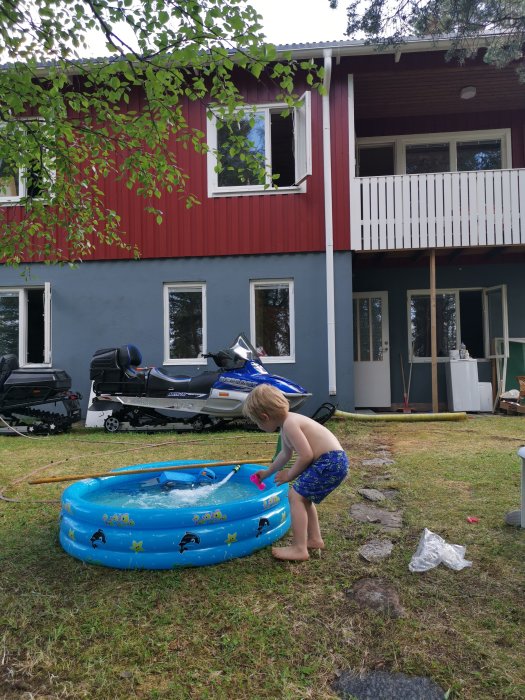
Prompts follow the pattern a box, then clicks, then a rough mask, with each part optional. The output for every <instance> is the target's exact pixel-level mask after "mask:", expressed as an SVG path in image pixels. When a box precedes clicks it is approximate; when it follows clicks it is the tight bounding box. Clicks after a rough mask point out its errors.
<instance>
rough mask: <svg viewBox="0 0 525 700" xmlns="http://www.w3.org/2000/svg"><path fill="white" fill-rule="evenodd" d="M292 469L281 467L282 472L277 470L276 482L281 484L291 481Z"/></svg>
mask: <svg viewBox="0 0 525 700" xmlns="http://www.w3.org/2000/svg"><path fill="white" fill-rule="evenodd" d="M289 474H290V470H289V469H281V471H280V472H277V474H276V475H275V483H276V484H277V485H278V486H280V485H281V484H286V483H288V482H289V481H290V477H289Z"/></svg>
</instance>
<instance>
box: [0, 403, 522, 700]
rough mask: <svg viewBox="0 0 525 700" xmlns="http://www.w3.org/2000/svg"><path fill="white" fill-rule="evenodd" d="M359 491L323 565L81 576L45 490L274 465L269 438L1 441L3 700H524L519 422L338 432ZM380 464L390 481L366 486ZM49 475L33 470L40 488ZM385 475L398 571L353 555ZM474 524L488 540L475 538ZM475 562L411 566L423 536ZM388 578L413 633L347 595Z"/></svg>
mask: <svg viewBox="0 0 525 700" xmlns="http://www.w3.org/2000/svg"><path fill="white" fill-rule="evenodd" d="M329 427H330V428H331V429H332V430H333V431H334V432H335V433H336V434H337V435H338V437H339V438H340V439H341V441H342V443H343V445H344V446H345V448H346V449H347V451H348V453H349V456H350V459H351V464H352V469H351V475H350V476H349V478H348V479H347V480H346V482H345V483H344V484H343V485H342V486H341V487H340V488H339V489H337V490H336V491H335V492H334V493H333V494H332V495H331V496H330V497H329V498H328V499H327V500H326V501H325V502H324V503H323V504H322V505H321V506H320V507H319V514H320V520H321V527H322V530H323V533H324V536H325V541H326V543H327V546H328V549H327V550H326V551H325V552H323V556H322V558H314V557H312V558H311V559H310V561H309V562H304V563H297V564H291V563H280V562H276V561H274V560H273V559H272V557H271V554H270V551H269V550H268V549H265V550H262V551H259V552H257V553H255V554H253V555H251V556H249V557H246V558H243V559H236V560H233V561H231V562H228V563H225V564H221V565H218V566H211V567H204V568H195V569H177V570H173V571H119V570H113V569H109V568H102V567H95V566H90V565H87V564H84V563H82V562H80V561H77V560H76V559H73V558H71V557H69V556H68V555H66V554H65V552H64V551H63V550H62V549H61V547H60V545H59V543H58V539H57V533H58V516H59V505H58V499H59V497H60V493H61V492H62V490H63V488H64V487H65V486H66V485H67V484H64V483H61V484H50V485H40V486H29V485H28V484H27V482H26V480H27V479H28V478H30V475H31V476H33V477H36V475H38V476H45V475H53V474H67V473H70V474H73V473H78V472H83V471H87V472H89V471H93V472H95V471H101V470H103V469H106V468H108V469H109V468H114V467H118V466H124V465H128V464H136V463H141V462H154V461H163V460H169V459H188V458H199V459H217V460H221V459H232V460H235V459H238V460H241V459H252V458H253V459H255V458H265V457H266V456H268V457H271V456H272V454H273V452H274V448H275V443H276V436H268V435H267V434H263V433H257V432H236V433H232V432H223V433H214V434H199V435H176V434H167V433H160V434H157V435H144V434H135V435H126V434H118V435H106V434H104V433H102V432H100V431H86V430H83V429H77V430H74V431H73V432H72V433H70V434H68V435H61V436H54V437H49V438H44V437H42V438H38V439H27V438H22V437H20V438H16V437H15V438H12V437H7V436H2V437H0V464H1V471H0V488H2V492H3V495H4V497H6V498H10V499H12V501H11V502H9V501H5V500H3V501H0V582H1V589H0V638H1V646H0V698H5V699H9V700H11V699H20V700H33V699H35V700H36V699H38V700H43V699H46V700H51V699H55V698H57V699H58V698H64V699H67V700H82V699H84V698H86V699H88V700H106V699H107V700H114V699H115V698H116V699H117V700H132V699H133V698H140V699H144V700H146V699H147V700H155V699H157V698H159V699H160V698H162V699H165V698H166V699H173V700H185V699H192V700H193V699H195V700H207V699H210V700H211V699H213V700H222V699H225V700H244V699H246V700H265V699H267V700H292V699H293V700H305V699H307V698H315V699H316V700H325V699H329V698H335V697H336V695H335V694H334V692H333V691H332V690H331V684H332V683H333V681H334V679H335V678H336V676H337V674H338V673H340V672H341V671H344V670H348V669H353V670H355V671H359V670H365V671H366V670H374V669H380V670H388V671H395V672H403V673H406V674H409V675H421V676H427V677H429V678H432V679H433V680H434V681H435V682H436V683H438V684H439V685H440V686H441V687H442V688H444V690H445V691H448V692H449V695H448V697H449V698H462V699H465V700H484V699H486V700H498V699H500V698H505V699H509V700H510V699H511V698H512V699H515V700H518V699H523V698H525V660H524V653H523V651H524V640H525V624H524V619H525V615H524V610H525V606H524V602H523V599H524V588H525V586H524V584H525V573H524V561H525V530H523V531H522V530H519V529H517V528H511V527H508V526H506V525H505V524H504V515H505V513H506V512H507V511H509V510H516V509H517V508H518V506H519V497H520V483H519V481H520V463H519V458H518V457H517V454H516V451H517V449H518V447H519V446H520V445H521V444H522V443H524V442H525V436H524V432H525V418H522V417H516V418H514V417H488V418H487V417H480V418H469V419H468V420H467V421H461V422H433V423H409V422H404V423H384V422H355V421H351V420H350V421H346V420H332V421H331V422H330V423H329ZM384 450H387V451H388V452H389V453H390V455H391V457H392V459H394V460H395V464H394V465H393V466H390V467H386V468H385V467H382V468H380V467H375V466H373V465H372V466H368V467H364V466H363V465H362V464H361V462H362V460H367V459H372V458H375V457H377V456H378V455H379V454H381V453H382V451H384ZM36 470H38V471H36ZM385 471H388V472H390V473H391V474H392V480H391V482H390V483H389V486H391V485H394V486H395V487H397V488H398V489H399V497H398V498H397V499H395V500H393V501H388V502H387V505H386V506H385V507H387V508H391V509H392V508H401V509H402V510H403V520H404V526H403V528H402V530H401V532H400V534H399V535H396V536H395V538H394V541H395V546H394V550H393V553H392V556H391V557H390V558H389V559H387V560H384V561H383V562H381V563H377V564H370V563H368V562H366V561H365V560H364V559H362V558H361V557H360V555H359V554H358V551H357V550H358V547H360V546H361V545H362V544H364V543H365V542H366V541H367V539H370V537H371V536H372V535H375V534H376V532H375V530H374V526H373V525H371V524H361V523H357V522H355V521H354V520H353V519H352V518H351V517H350V513H349V509H350V506H351V505H352V504H353V503H357V502H361V501H362V500H363V499H362V498H361V496H359V494H358V493H357V489H358V488H360V487H362V486H364V485H366V484H369V483H371V482H373V481H374V477H375V476H377V475H378V474H380V473H383V472H385ZM468 516H476V517H477V518H479V522H478V523H476V524H469V523H468V522H467V517H468ZM425 527H427V528H429V529H430V530H432V531H433V532H436V533H438V534H440V535H441V536H442V537H444V538H445V540H447V542H450V543H455V544H463V545H466V547H467V552H466V558H467V559H469V560H472V561H473V566H472V567H471V568H467V569H464V570H463V571H460V572H456V571H452V570H450V569H448V568H446V567H444V566H443V565H441V566H439V567H437V568H435V569H433V570H431V571H429V572H426V573H423V574H415V573H411V572H410V571H409V570H408V563H409V561H410V558H411V556H412V554H413V553H414V551H415V549H416V546H417V543H418V540H419V538H420V535H421V533H422V530H423V528H425ZM364 577H380V578H382V579H384V580H386V581H388V582H389V583H390V584H392V585H393V586H394V587H395V589H396V590H397V592H398V594H399V597H400V601H401V605H402V606H403V607H404V609H405V611H406V615H405V617H402V618H399V619H391V618H386V617H385V616H384V615H382V614H380V613H379V612H376V611H373V610H368V609H366V610H363V609H360V608H358V607H357V606H356V604H355V602H353V601H352V600H351V599H350V597H349V596H348V595H347V591H348V589H350V588H351V587H352V585H353V584H354V583H355V582H356V581H357V580H359V579H361V578H364Z"/></svg>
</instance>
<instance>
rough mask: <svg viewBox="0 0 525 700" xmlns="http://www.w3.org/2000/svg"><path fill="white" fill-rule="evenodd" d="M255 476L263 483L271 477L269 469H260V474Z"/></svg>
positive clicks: (256, 473) (257, 473)
mask: <svg viewBox="0 0 525 700" xmlns="http://www.w3.org/2000/svg"><path fill="white" fill-rule="evenodd" d="M255 476H258V477H259V479H260V480H261V481H264V480H265V479H267V478H268V477H269V476H270V474H269V469H259V471H258V472H255Z"/></svg>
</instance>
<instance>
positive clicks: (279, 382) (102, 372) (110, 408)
mask: <svg viewBox="0 0 525 700" xmlns="http://www.w3.org/2000/svg"><path fill="white" fill-rule="evenodd" d="M203 357H206V358H208V357H210V358H212V359H213V360H214V362H215V364H216V365H217V367H218V369H217V370H215V371H206V372H202V373H200V374H198V375H197V376H194V377H189V376H173V375H170V374H168V372H166V370H164V369H163V368H161V367H145V368H143V367H140V366H139V365H140V363H141V362H142V356H141V353H140V351H139V350H138V348H137V347H135V346H134V345H123V346H121V347H118V348H117V347H115V348H103V349H101V350H97V351H96V352H95V354H94V355H93V357H92V359H91V365H90V379H91V381H92V396H93V400H92V402H91V405H90V406H89V408H88V412H92V411H97V412H99V415H105V416H106V417H105V420H104V428H105V429H106V431H107V432H110V433H116V432H117V431H119V430H126V431H127V430H144V431H154V430H203V429H204V428H213V427H215V428H218V427H223V426H225V425H226V424H227V423H228V422H231V421H233V420H239V419H241V418H242V406H243V403H244V401H245V399H246V397H247V396H248V394H249V392H250V391H251V390H252V389H254V388H255V387H256V386H257V385H259V384H264V383H268V384H271V385H272V386H275V387H277V388H278V389H280V390H281V391H282V392H283V393H284V395H285V396H286V398H287V399H288V401H289V403H290V409H291V410H293V409H296V408H298V407H299V406H301V404H303V403H304V401H306V399H307V398H308V397H309V396H311V394H309V393H308V392H307V391H306V390H305V389H303V387H302V386H299V384H296V383H295V382H292V381H290V380H288V379H285V378H284V377H279V376H277V375H276V374H269V373H268V372H267V370H266V369H265V367H264V365H263V363H262V360H261V357H260V355H259V353H258V352H257V351H256V350H255V348H254V347H253V346H252V344H251V343H250V341H249V340H248V339H247V338H246V336H245V335H244V334H242V333H241V334H239V335H238V336H237V338H236V340H235V341H234V342H233V343H232V345H231V346H230V347H229V348H227V349H224V350H220V351H219V352H216V353H213V352H211V353H207V354H205V355H203ZM86 424H87V421H86Z"/></svg>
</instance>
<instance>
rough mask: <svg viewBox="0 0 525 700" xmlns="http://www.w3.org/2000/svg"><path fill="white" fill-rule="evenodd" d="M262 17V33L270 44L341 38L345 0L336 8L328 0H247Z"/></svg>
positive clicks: (344, 21)
mask: <svg viewBox="0 0 525 700" xmlns="http://www.w3.org/2000/svg"><path fill="white" fill-rule="evenodd" d="M249 2H250V5H252V7H254V8H255V9H256V10H257V12H258V13H259V14H260V15H262V17H263V26H264V33H265V34H266V37H267V39H268V40H269V41H270V42H272V43H273V44H294V43H295V44H305V43H308V42H317V41H330V40H338V41H340V40H344V39H348V37H346V36H345V35H344V32H345V29H346V6H347V4H349V3H347V2H346V1H345V0H339V6H338V8H337V10H332V9H331V8H330V4H329V0H249Z"/></svg>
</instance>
